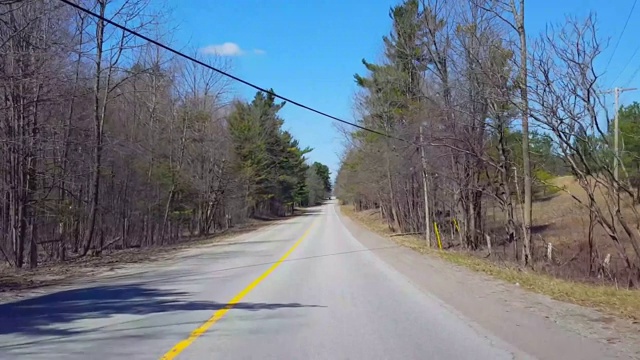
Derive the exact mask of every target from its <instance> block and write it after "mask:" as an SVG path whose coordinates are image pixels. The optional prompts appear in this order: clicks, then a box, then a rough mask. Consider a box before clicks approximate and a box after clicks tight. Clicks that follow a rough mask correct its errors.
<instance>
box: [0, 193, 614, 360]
mask: <svg viewBox="0 0 640 360" xmlns="http://www.w3.org/2000/svg"><path fill="white" fill-rule="evenodd" d="M434 269H436V270H434ZM449 273H450V274H451V275H448V274H449ZM455 274H456V272H455V271H454V270H446V271H445V270H444V268H443V270H442V272H439V271H438V270H437V267H435V265H434V264H433V263H430V260H428V259H425V258H424V257H421V256H420V255H419V254H416V253H414V252H412V251H411V250H409V249H406V248H400V247H398V246H397V245H395V244H394V243H391V242H389V241H387V240H385V239H382V238H377V237H375V236H373V235H372V234H370V233H368V232H367V231H365V230H363V229H361V228H357V227H356V226H355V225H354V224H352V223H350V222H349V221H348V219H344V218H342V217H341V216H340V215H339V214H338V207H337V205H336V202H335V201H333V200H332V201H331V202H330V203H329V204H327V205H324V206H322V207H318V208H314V209H312V210H311V212H310V213H309V214H307V215H305V216H300V217H296V218H293V219H290V220H287V221H285V222H282V223H278V224H276V225H273V226H270V227H267V228H264V229H262V230H259V231H257V232H254V233H252V234H247V235H243V236H242V237H241V238H239V239H238V240H237V241H234V242H232V243H229V244H221V245H216V246H212V247H210V248H205V249H203V250H202V252H201V253H200V254H198V255H195V256H193V257H189V258H186V259H184V260H183V261H180V262H172V263H170V264H167V266H166V267H165V268H163V269H162V270H160V271H153V272H149V273H144V274H142V275H137V276H135V277H125V278H123V279H120V280H118V281H112V282H107V283H98V284H91V286H90V287H87V288H83V289H77V290H69V291H63V292H58V293H54V294H51V295H47V296H43V297H39V298H35V299H31V300H25V301H21V302H19V303H13V304H8V305H0V358H2V359H23V358H24V359H54V358H57V359H119V360H122V359H126V360H132V359H160V358H162V357H163V356H164V358H166V359H173V358H175V359H366V360H369V359H473V360H478V359H514V358H515V359H528V358H543V359H544V358H548V359H580V360H584V359H603V358H614V351H613V350H612V349H610V348H608V347H606V346H604V345H602V344H600V343H598V342H596V341H587V340H586V339H584V338H582V337H581V336H579V335H576V334H574V333H572V332H571V331H567V330H565V329H562V328H561V327H559V326H556V325H554V323H552V322H551V321H547V320H545V319H544V317H543V316H538V315H534V314H527V313H518V314H515V313H513V312H510V311H509V309H510V308H509V306H511V305H509V304H507V302H505V305H502V304H497V303H496V301H493V300H491V301H490V302H489V301H488V300H487V299H490V298H491V296H492V295H490V293H489V292H488V293H487V295H486V296H485V295H482V296H481V294H480V293H479V292H478V291H480V290H474V286H477V285H478V284H480V283H478V284H475V281H474V280H469V281H468V282H466V283H465V282H461V281H460V280H459V279H461V278H460V277H458V275H455ZM464 276H468V275H464ZM471 279H473V278H471ZM474 284H475V285H474ZM479 289H482V287H479ZM485 291H486V289H485ZM492 304H493V305H492ZM485 312H488V313H487V314H485ZM485 325H486V326H485ZM621 358H623V357H621Z"/></svg>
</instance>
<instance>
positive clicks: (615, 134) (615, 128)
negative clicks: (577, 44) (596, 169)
mask: <svg viewBox="0 0 640 360" xmlns="http://www.w3.org/2000/svg"><path fill="white" fill-rule="evenodd" d="M634 90H638V89H637V88H619V87H616V88H613V89H611V90H605V91H602V93H603V94H611V93H613V94H614V98H615V105H614V106H615V109H614V111H615V114H614V115H615V117H614V120H613V148H614V153H615V157H614V159H613V178H614V179H615V180H616V188H617V187H618V184H617V183H618V181H619V180H620V177H619V175H618V174H619V173H618V159H619V157H620V150H619V149H620V147H619V145H618V144H619V140H618V139H619V137H620V135H619V133H620V123H619V117H618V113H619V112H620V94H621V93H623V92H625V91H634Z"/></svg>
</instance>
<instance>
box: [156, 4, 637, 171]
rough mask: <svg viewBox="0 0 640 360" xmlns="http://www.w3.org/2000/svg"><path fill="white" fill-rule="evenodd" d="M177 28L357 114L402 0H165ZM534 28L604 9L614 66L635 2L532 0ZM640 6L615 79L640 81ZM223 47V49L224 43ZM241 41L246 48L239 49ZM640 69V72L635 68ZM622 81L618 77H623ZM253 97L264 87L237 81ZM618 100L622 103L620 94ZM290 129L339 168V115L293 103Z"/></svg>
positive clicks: (242, 65) (277, 82)
mask: <svg viewBox="0 0 640 360" xmlns="http://www.w3.org/2000/svg"><path fill="white" fill-rule="evenodd" d="M165 1H166V2H167V3H168V5H169V7H170V8H171V12H170V14H169V17H170V19H171V21H172V25H173V26H176V31H173V32H172V37H173V45H174V46H176V47H178V48H184V47H187V46H190V47H196V48H206V47H211V46H219V45H223V44H225V43H226V45H225V46H224V49H225V50H227V51H228V52H229V55H235V56H232V57H233V68H232V72H233V74H234V75H237V76H239V77H242V78H244V79H246V80H248V81H251V82H253V83H255V84H257V85H260V86H262V87H266V88H269V87H271V88H273V89H274V90H275V91H276V92H277V93H279V94H281V95H283V96H287V97H290V98H292V99H295V100H297V101H299V102H302V103H304V104H306V105H308V106H311V107H314V108H317V109H319V110H322V111H324V112H327V113H330V114H332V115H334V116H337V117H339V118H343V119H345V120H353V110H352V109H353V101H352V99H353V94H354V92H355V89H356V87H355V84H354V81H353V75H354V74H355V73H363V70H364V69H363V66H362V64H361V60H362V58H366V59H368V60H376V59H378V58H379V56H380V54H381V52H382V40H381V37H382V36H383V35H386V34H387V33H388V32H389V30H390V24H391V23H390V19H389V17H388V11H389V8H390V6H392V5H394V4H396V3H397V1H385V0H367V1H364V0H315V1H304V0H270V1H267V0H165ZM527 2H528V5H527V9H526V11H527V13H526V16H527V19H526V21H527V26H528V31H529V34H530V35H534V34H535V33H537V32H539V31H540V30H542V29H544V26H545V24H546V23H547V22H549V21H551V22H559V21H562V20H563V19H564V14H575V15H578V16H583V15H586V14H587V13H588V12H589V11H595V12H596V13H597V15H598V24H599V30H600V36H601V37H602V38H603V39H610V43H609V46H608V48H607V49H606V50H605V52H604V53H603V56H602V58H601V59H600V63H599V67H600V68H599V69H598V70H599V71H601V72H602V71H604V69H605V65H606V63H607V62H608V60H609V57H610V55H611V53H612V50H613V47H614V45H615V42H616V41H617V39H618V37H619V35H620V33H621V31H622V28H623V25H624V22H625V20H626V16H627V14H629V11H630V10H631V7H632V5H633V2H634V0H610V1H602V0H555V1H551V0H527ZM638 20H640V4H638V5H637V6H636V8H635V10H634V12H633V14H632V17H631V20H630V21H629V25H628V26H627V29H626V31H625V33H624V36H623V37H622V38H621V41H620V44H619V45H618V48H617V50H616V52H615V56H614V57H613V59H612V61H611V64H610V66H609V67H608V68H607V71H606V73H605V75H604V79H605V84H606V85H609V86H638V87H640V71H638V72H637V73H636V70H638V69H639V68H640V51H638V53H636V56H635V58H634V59H633V61H631V63H630V64H629V66H628V67H627V68H626V70H625V71H624V72H622V73H621V71H622V70H623V67H624V66H625V65H626V64H627V63H629V60H630V59H631V56H632V55H633V53H634V51H636V49H637V48H638V47H640V37H639V36H638V35H637V34H640V21H638ZM218 49H219V48H218ZM238 49H240V52H241V54H237V52H238ZM634 73H636V74H635V75H636V76H635V79H632V76H633V75H634ZM618 75H620V76H619V78H618V80H617V83H616V84H613V83H612V82H613V81H614V80H615V78H616V77H618ZM234 87H235V91H236V92H237V93H238V94H239V95H240V96H242V97H244V98H246V99H249V98H251V97H252V96H253V94H254V93H255V91H254V90H253V89H250V88H248V87H245V86H244V85H240V84H238V85H235V86H234ZM637 99H640V91H638V92H636V93H625V94H623V95H622V96H621V101H622V103H623V104H624V103H628V102H630V101H633V100H637ZM611 101H613V100H612V99H611ZM281 115H282V117H283V118H284V119H285V128H286V129H288V130H290V131H291V132H292V133H293V135H294V136H295V137H296V138H297V139H299V140H300V143H301V144H302V146H310V147H312V148H314V151H313V152H312V153H310V154H309V158H310V160H311V161H320V162H322V163H325V164H327V165H328V166H329V167H330V169H331V171H332V173H333V175H334V176H335V173H336V172H337V170H338V166H339V154H340V152H341V150H342V136H341V134H340V133H339V132H338V131H337V130H336V127H335V125H334V122H332V121H331V120H329V119H327V118H324V117H322V116H320V115H316V114H313V113H310V112H308V111H306V110H304V109H300V108H297V107H295V106H294V105H291V104H289V105H287V106H285V107H284V109H283V110H282V111H281Z"/></svg>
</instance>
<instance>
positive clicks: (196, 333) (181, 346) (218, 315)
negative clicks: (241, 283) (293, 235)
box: [160, 220, 317, 360]
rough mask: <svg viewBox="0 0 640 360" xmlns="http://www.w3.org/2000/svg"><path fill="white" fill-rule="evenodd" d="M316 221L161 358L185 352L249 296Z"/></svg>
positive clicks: (300, 241)
mask: <svg viewBox="0 0 640 360" xmlns="http://www.w3.org/2000/svg"><path fill="white" fill-rule="evenodd" d="M316 222H317V220H316V221H314V222H313V223H312V224H311V226H309V228H308V229H307V231H305V232H304V234H302V236H301V237H300V238H299V239H298V240H296V242H295V243H294V244H293V246H291V248H290V249H289V250H288V251H287V252H286V253H285V254H284V255H282V257H281V258H280V259H278V261H276V262H275V263H274V264H273V265H271V267H269V268H268V269H267V271H265V272H264V273H262V275H260V276H258V277H257V278H256V279H255V280H253V281H252V282H251V283H250V284H249V285H248V286H247V287H246V288H244V289H243V290H242V291H240V292H239V293H238V294H237V295H236V296H234V297H233V299H231V300H230V301H229V302H228V303H227V305H226V306H225V307H223V308H222V309H220V310H217V311H216V312H214V313H213V315H212V316H211V317H210V318H209V319H208V320H207V321H206V322H205V323H204V324H202V325H200V326H199V327H198V328H196V329H195V330H193V331H192V332H191V334H189V337H188V338H186V339H184V340H182V341H180V342H179V343H177V344H176V345H175V346H174V347H173V348H171V350H169V351H168V352H167V353H166V354H164V355H163V356H162V357H161V358H160V359H161V360H171V359H174V358H175V357H176V356H178V355H179V354H180V353H181V352H183V351H184V350H185V349H186V348H187V347H189V346H190V345H191V344H193V342H194V341H196V339H197V338H199V337H200V336H202V334H204V333H205V332H206V331H207V330H209V328H211V326H213V324H215V323H216V322H218V320H220V319H222V318H223V317H224V316H225V314H226V313H227V312H228V311H229V310H231V309H233V307H234V306H235V305H236V304H238V303H239V302H240V301H241V300H242V299H243V298H244V297H245V296H247V294H249V293H250V292H251V290H253V289H254V288H255V287H256V286H258V284H260V283H261V282H262V281H263V280H264V279H265V278H266V277H267V276H269V275H270V274H271V273H272V272H273V271H274V270H275V269H276V268H277V267H278V266H280V264H282V262H283V261H285V260H286V259H287V258H288V257H289V255H291V253H293V251H294V250H295V249H296V248H297V247H298V246H299V245H300V244H301V243H302V241H303V240H304V239H305V238H306V237H307V236H309V233H310V232H311V229H312V228H313V226H314V225H315V223H316Z"/></svg>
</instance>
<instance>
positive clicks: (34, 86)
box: [0, 0, 331, 267]
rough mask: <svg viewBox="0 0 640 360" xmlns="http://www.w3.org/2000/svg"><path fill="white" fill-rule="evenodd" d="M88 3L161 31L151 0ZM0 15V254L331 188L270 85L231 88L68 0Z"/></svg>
mask: <svg viewBox="0 0 640 360" xmlns="http://www.w3.org/2000/svg"><path fill="white" fill-rule="evenodd" d="M81 4H82V5H83V6H86V7H87V8H89V9H91V10H92V11H94V12H96V13H98V14H100V15H102V16H105V17H106V18H109V19H112V20H114V21H116V22H118V23H120V24H123V25H125V26H128V27H129V28H132V29H134V30H137V31H141V32H144V33H146V34H152V37H155V38H158V39H161V38H162V37H163V32H164V31H166V29H164V28H163V23H162V15H163V14H161V13H158V12H153V11H152V10H151V8H150V7H149V6H148V5H149V3H148V2H147V1H142V0H127V1H121V2H112V1H108V0H90V1H82V2H81ZM0 22H1V23H2V26H0V46H1V48H2V50H1V51H0V93H1V95H2V105H0V154H1V155H0V259H2V261H6V262H7V263H8V264H10V265H11V266H15V267H22V266H25V265H26V264H28V265H29V266H31V267H35V266H37V265H38V263H41V262H43V261H49V260H61V261H64V260H65V259H69V258H71V257H79V256H85V255H88V254H92V255H99V254H100V253H102V252H104V251H111V250H114V249H122V248H131V247H146V246H155V245H163V244H170V243H176V242H178V241H181V240H183V239H185V238H188V237H191V236H205V235H209V234H212V233H216V232H220V231H224V230H226V229H228V228H229V227H232V226H234V225H235V224H239V223H242V222H244V221H246V220H247V219H248V218H250V217H256V218H260V217H274V216H276V217H277V216H287V215H291V214H292V212H293V209H294V207H295V206H307V205H314V204H317V203H319V202H321V201H322V200H323V199H324V198H326V197H327V196H328V193H329V192H330V191H331V186H330V183H329V171H328V168H327V167H326V166H324V165H322V164H320V163H315V164H311V165H310V164H309V163H308V160H307V158H306V155H307V154H308V153H309V152H310V151H311V149H309V148H303V147H301V146H300V144H299V143H298V141H297V140H296V139H294V138H293V136H292V135H291V134H290V133H288V132H287V131H284V130H283V129H282V125H283V119H282V118H280V117H279V115H278V111H279V110H280V109H281V108H282V107H283V106H284V103H277V102H276V101H275V99H274V97H273V96H272V95H268V94H263V93H257V94H256V95H255V98H254V99H252V100H251V101H250V102H246V101H243V100H239V99H237V98H234V96H233V92H232V89H231V86H230V83H229V82H228V81H227V79H226V78H224V77H223V76H221V75H219V74H217V73H215V72H213V71H210V70H209V69H205V68H203V67H201V66H199V65H197V64H194V63H192V62H189V61H185V60H182V59H180V58H177V57H175V56H172V55H171V54H169V53H167V52H165V51H164V50H162V49H160V48H158V47H156V46H154V45H152V44H149V43H146V42H144V41H141V40H140V39H137V38H136V37H134V36H132V35H130V34H128V33H126V32H123V31H121V30H120V29H118V28H116V27H114V26H112V25H109V24H108V23H106V22H105V21H103V20H100V19H96V18H93V17H91V16H88V15H86V14H84V13H81V12H79V11H77V10H75V9H73V8H70V7H69V6H66V5H64V4H63V3H61V2H57V1H40V0H25V1H5V2H2V3H1V4H0ZM193 56H195V57H197V58H198V59H200V60H201V61H203V62H206V63H209V64H211V65H213V66H215V67H217V68H220V69H228V68H229V66H230V65H231V64H230V63H229V62H228V61H226V60H225V59H224V58H222V57H216V56H208V55H207V56H203V55H201V54H200V53H198V52H197V51H194V55H193Z"/></svg>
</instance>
